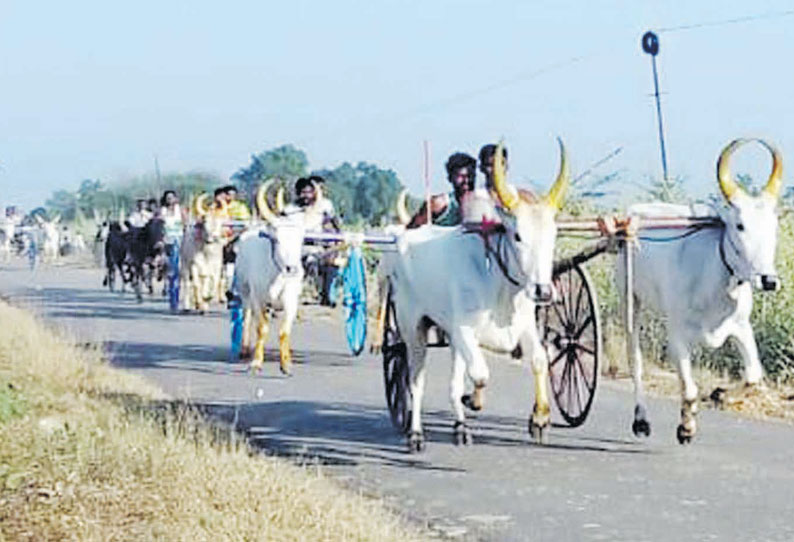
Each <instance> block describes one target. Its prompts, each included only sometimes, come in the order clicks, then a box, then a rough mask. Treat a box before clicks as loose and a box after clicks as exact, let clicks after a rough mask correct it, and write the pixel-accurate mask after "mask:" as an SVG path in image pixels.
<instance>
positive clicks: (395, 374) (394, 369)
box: [381, 290, 412, 433]
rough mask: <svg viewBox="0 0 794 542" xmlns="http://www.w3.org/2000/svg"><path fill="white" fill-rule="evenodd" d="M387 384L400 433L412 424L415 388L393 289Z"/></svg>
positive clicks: (388, 307)
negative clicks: (399, 324) (399, 326)
mask: <svg viewBox="0 0 794 542" xmlns="http://www.w3.org/2000/svg"><path fill="white" fill-rule="evenodd" d="M381 350H382V352H383V383H384V385H385V388H386V404H387V405H388V407H389V414H391V422H392V425H394V427H395V429H397V430H398V431H400V433H407V432H408V429H409V428H410V426H411V406H412V397H411V388H410V387H409V384H408V383H409V369H408V351H407V349H406V346H405V342H404V341H403V340H402V337H401V336H400V330H399V329H398V328H397V315H396V313H395V309H394V301H393V299H392V296H391V290H389V293H388V297H387V300H386V319H385V322H384V326H383V346H382V347H381Z"/></svg>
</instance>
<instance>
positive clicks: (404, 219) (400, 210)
mask: <svg viewBox="0 0 794 542" xmlns="http://www.w3.org/2000/svg"><path fill="white" fill-rule="evenodd" d="M407 200H408V189H407V188H403V189H402V192H400V195H399V196H398V197H397V220H399V221H400V224H402V225H403V226H406V225H408V223H409V222H410V221H411V215H410V213H408V207H407V206H406V201H407Z"/></svg>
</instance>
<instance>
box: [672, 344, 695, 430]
mask: <svg viewBox="0 0 794 542" xmlns="http://www.w3.org/2000/svg"><path fill="white" fill-rule="evenodd" d="M679 336H680V335H679V334H678V333H676V330H671V340H670V343H669V345H668V351H669V352H670V357H671V358H672V359H673V361H675V363H676V365H677V366H678V375H679V377H680V380H681V424H680V425H679V426H678V430H677V433H676V435H677V437H678V442H680V443H681V444H687V443H689V442H690V441H691V440H692V437H694V436H695V433H696V432H697V420H696V418H695V416H696V414H697V407H698V402H697V398H698V388H697V385H696V384H695V379H694V378H692V360H691V358H690V353H689V347H688V345H687V344H686V343H685V342H684V341H682V340H680V339H679V338H678V337H679ZM673 337H675V338H673Z"/></svg>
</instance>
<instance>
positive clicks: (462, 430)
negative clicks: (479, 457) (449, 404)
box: [453, 422, 473, 446]
mask: <svg viewBox="0 0 794 542" xmlns="http://www.w3.org/2000/svg"><path fill="white" fill-rule="evenodd" d="M453 436H454V439H455V445H456V446H469V445H470V444H472V442H473V440H472V437H471V429H469V426H468V425H466V422H455V428H454V432H453Z"/></svg>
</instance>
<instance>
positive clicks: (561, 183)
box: [543, 137, 571, 210]
mask: <svg viewBox="0 0 794 542" xmlns="http://www.w3.org/2000/svg"><path fill="white" fill-rule="evenodd" d="M557 142H558V143H559V144H560V171H559V173H557V179H556V180H555V181H554V184H553V185H551V188H550V189H549V192H548V194H546V196H545V197H544V198H543V201H544V202H545V203H546V204H547V205H550V206H551V207H554V208H555V209H557V210H559V209H562V204H563V203H564V202H565V193H566V192H567V191H568V186H569V185H570V184H571V172H570V168H569V167H568V153H567V152H566V150H565V145H564V144H563V142H562V139H560V138H559V137H558V138H557Z"/></svg>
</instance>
